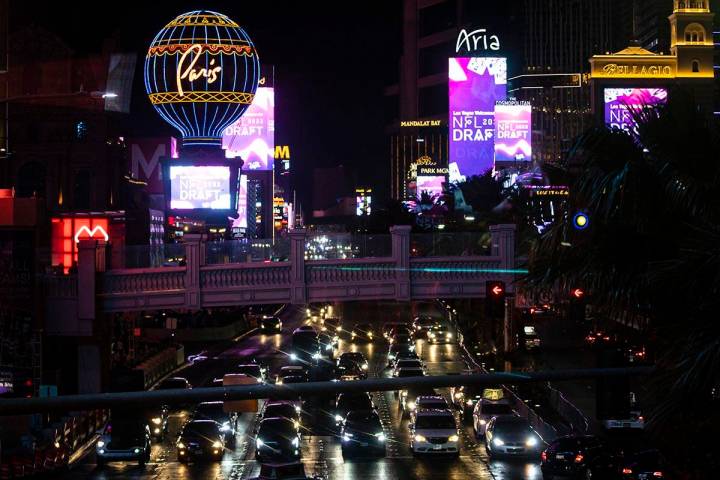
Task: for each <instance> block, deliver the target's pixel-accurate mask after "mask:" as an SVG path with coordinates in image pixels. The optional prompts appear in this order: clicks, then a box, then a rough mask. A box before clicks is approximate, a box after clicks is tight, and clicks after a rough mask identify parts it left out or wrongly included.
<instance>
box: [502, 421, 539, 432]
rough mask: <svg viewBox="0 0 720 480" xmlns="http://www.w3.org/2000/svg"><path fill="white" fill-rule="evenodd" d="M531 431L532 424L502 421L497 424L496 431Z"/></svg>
mask: <svg viewBox="0 0 720 480" xmlns="http://www.w3.org/2000/svg"><path fill="white" fill-rule="evenodd" d="M529 431H530V426H529V425H528V424H527V423H525V422H501V423H496V424H495V432H496V433H500V432H502V433H504V434H521V433H526V432H529Z"/></svg>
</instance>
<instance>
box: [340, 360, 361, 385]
mask: <svg viewBox="0 0 720 480" xmlns="http://www.w3.org/2000/svg"><path fill="white" fill-rule="evenodd" d="M335 378H336V379H337V380H342V381H351V380H363V379H365V378H367V372H366V371H364V370H362V369H361V368H360V365H358V364H357V363H355V362H354V361H352V360H350V359H344V360H343V361H342V362H338V365H337V366H336V367H335Z"/></svg>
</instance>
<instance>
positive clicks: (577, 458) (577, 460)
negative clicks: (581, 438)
mask: <svg viewBox="0 0 720 480" xmlns="http://www.w3.org/2000/svg"><path fill="white" fill-rule="evenodd" d="M583 460H585V457H584V456H583V454H582V453H578V454H577V455H575V463H582V461H583Z"/></svg>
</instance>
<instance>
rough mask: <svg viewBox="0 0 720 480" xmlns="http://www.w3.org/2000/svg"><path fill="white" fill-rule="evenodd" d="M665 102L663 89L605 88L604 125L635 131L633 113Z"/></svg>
mask: <svg viewBox="0 0 720 480" xmlns="http://www.w3.org/2000/svg"><path fill="white" fill-rule="evenodd" d="M666 102H667V90H666V89H664V88H606V89H605V124H606V125H607V126H608V127H610V128H619V129H620V130H624V131H626V132H632V131H635V129H636V128H637V125H636V123H635V120H634V119H633V112H637V111H640V110H642V109H643V108H646V107H655V106H658V105H664V104H665V103H666Z"/></svg>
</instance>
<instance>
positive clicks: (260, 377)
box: [233, 363, 267, 383]
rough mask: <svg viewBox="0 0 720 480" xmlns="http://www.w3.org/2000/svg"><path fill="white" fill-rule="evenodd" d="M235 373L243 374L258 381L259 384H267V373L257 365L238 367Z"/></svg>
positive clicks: (247, 364)
mask: <svg viewBox="0 0 720 480" xmlns="http://www.w3.org/2000/svg"><path fill="white" fill-rule="evenodd" d="M233 373H242V374H244V375H247V376H248V377H253V378H255V379H257V381H258V383H265V382H266V380H267V376H266V374H267V371H266V370H265V369H264V368H263V367H262V366H260V365H258V364H257V363H244V364H240V365H238V366H237V368H236V369H235V371H234V372H233Z"/></svg>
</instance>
